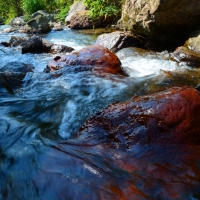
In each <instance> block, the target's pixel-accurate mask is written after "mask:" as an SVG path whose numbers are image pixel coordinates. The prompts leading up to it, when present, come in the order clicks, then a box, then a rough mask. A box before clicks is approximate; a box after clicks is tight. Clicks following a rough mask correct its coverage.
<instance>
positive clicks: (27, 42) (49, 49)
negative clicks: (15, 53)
mask: <svg viewBox="0 0 200 200" xmlns="http://www.w3.org/2000/svg"><path fill="white" fill-rule="evenodd" d="M0 44H1V45H3V46H5V47H18V46H21V47H22V54H25V53H52V54H56V53H59V54H64V53H69V52H72V51H73V50H74V49H73V48H71V47H68V46H65V45H59V44H53V43H50V42H48V41H47V40H45V39H43V38H41V37H39V36H32V37H31V38H29V39H26V38H23V37H18V36H12V37H11V38H10V41H9V43H8V42H1V43H0Z"/></svg>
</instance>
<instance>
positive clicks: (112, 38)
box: [95, 31, 144, 52]
mask: <svg viewBox="0 0 200 200" xmlns="http://www.w3.org/2000/svg"><path fill="white" fill-rule="evenodd" d="M95 44H99V45H102V46H104V47H106V48H108V49H109V50H110V51H112V52H117V51H119V50H120V49H123V48H127V47H140V48H142V47H143V48H144V45H143V44H142V42H141V41H139V40H138V39H137V38H136V37H134V36H132V35H130V34H128V33H126V32H120V31H115V32H113V33H105V34H102V35H100V36H99V37H98V38H97V40H96V43H95Z"/></svg>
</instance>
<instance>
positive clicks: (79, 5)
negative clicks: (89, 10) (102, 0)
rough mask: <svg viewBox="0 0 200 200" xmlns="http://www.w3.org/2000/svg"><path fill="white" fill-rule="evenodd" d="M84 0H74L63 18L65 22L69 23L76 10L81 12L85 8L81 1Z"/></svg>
mask: <svg viewBox="0 0 200 200" xmlns="http://www.w3.org/2000/svg"><path fill="white" fill-rule="evenodd" d="M83 2H84V0H81V1H75V2H74V3H73V4H72V5H71V6H70V10H69V12H68V15H67V17H66V18H65V22H66V23H67V24H69V23H70V20H71V17H72V16H73V15H74V14H76V13H77V12H81V11H84V10H86V5H85V4H84V3H83Z"/></svg>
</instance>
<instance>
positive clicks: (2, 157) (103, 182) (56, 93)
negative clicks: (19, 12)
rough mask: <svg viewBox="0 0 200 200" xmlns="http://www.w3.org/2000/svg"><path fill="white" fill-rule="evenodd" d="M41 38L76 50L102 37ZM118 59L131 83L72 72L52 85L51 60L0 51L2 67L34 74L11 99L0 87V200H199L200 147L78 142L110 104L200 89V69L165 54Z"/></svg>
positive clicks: (123, 54)
mask: <svg viewBox="0 0 200 200" xmlns="http://www.w3.org/2000/svg"><path fill="white" fill-rule="evenodd" d="M12 35H19V34H17V33H9V34H3V33H0V41H9V38H10V37H11V36H12ZM20 36H24V37H27V36H26V35H23V34H20ZM43 37H44V38H46V39H47V40H48V41H51V42H54V43H58V44H65V45H68V46H71V47H73V48H75V49H76V50H78V49H81V48H82V47H84V46H86V45H90V44H94V42H95V39H96V37H97V33H96V32H94V31H93V30H90V31H72V30H70V29H66V30H63V31H60V32H51V33H49V34H48V35H44V36H43ZM117 55H118V57H119V58H120V60H121V62H122V66H123V69H124V70H125V71H126V72H127V73H128V74H129V77H126V78H124V77H122V76H118V75H109V74H108V75H106V76H104V77H98V76H95V75H94V74H92V73H90V72H78V73H73V72H70V73H68V74H63V75H61V76H60V77H57V78H55V77H51V76H50V75H49V74H45V73H44V72H43V69H44V68H45V66H46V64H47V63H48V61H49V60H51V59H52V58H53V56H52V55H49V54H25V55H22V54H21V53H20V49H19V48H5V47H3V46H0V61H1V62H0V68H3V67H5V66H6V67H10V68H12V67H13V68H14V66H15V64H13V63H25V64H29V65H32V66H33V67H34V72H29V73H28V74H27V75H26V77H25V78H24V81H23V86H22V87H16V88H15V89H14V94H13V93H12V92H10V91H9V90H8V88H5V87H4V86H3V85H0V95H1V98H0V109H1V112H0V113H1V115H0V183H1V184H0V199H2V200H4V199H6V200H7V199H9V200H13V199H16V200H39V199H40V200H62V199H63V200H64V199H66V200H70V199H73V200H77V199H81V200H82V199H89V200H96V199H105V200H113V199H120V200H121V199H123V200H124V199H130V200H132V199H166V200H167V199H200V148H199V146H195V145H194V146H191V145H190V146H189V145H170V144H169V145H158V144H157V145H145V146H141V145H135V146H133V147H132V148H130V149H120V148H111V147H108V146H107V145H105V144H104V143H103V142H102V141H93V142H92V143H90V141H87V140H86V139H85V138H83V137H81V136H76V135H75V133H76V132H77V130H78V129H79V128H80V127H81V125H83V124H84V122H85V121H86V120H87V119H88V118H89V117H90V116H92V115H93V114H95V113H97V112H98V111H100V110H101V109H103V108H105V107H106V106H107V105H108V104H110V103H112V102H116V101H125V100H127V99H129V98H131V97H133V96H136V95H144V94H151V93H154V92H158V91H162V90H164V89H166V88H169V87H172V86H175V85H190V86H196V85H197V84H198V83H199V82H200V71H199V70H198V69H191V68H189V67H187V66H179V65H178V64H176V63H175V62H172V61H170V59H169V54H168V52H161V53H154V52H149V51H146V50H141V49H137V48H129V49H123V50H121V51H120V52H118V53H117Z"/></svg>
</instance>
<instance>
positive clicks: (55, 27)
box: [52, 24, 63, 31]
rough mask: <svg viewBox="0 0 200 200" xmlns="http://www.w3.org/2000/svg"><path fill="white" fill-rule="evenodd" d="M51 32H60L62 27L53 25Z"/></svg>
mask: <svg viewBox="0 0 200 200" xmlns="http://www.w3.org/2000/svg"><path fill="white" fill-rule="evenodd" d="M52 30H53V31H62V30H63V27H62V26H61V25H60V24H55V25H54V26H53V28H52Z"/></svg>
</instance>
